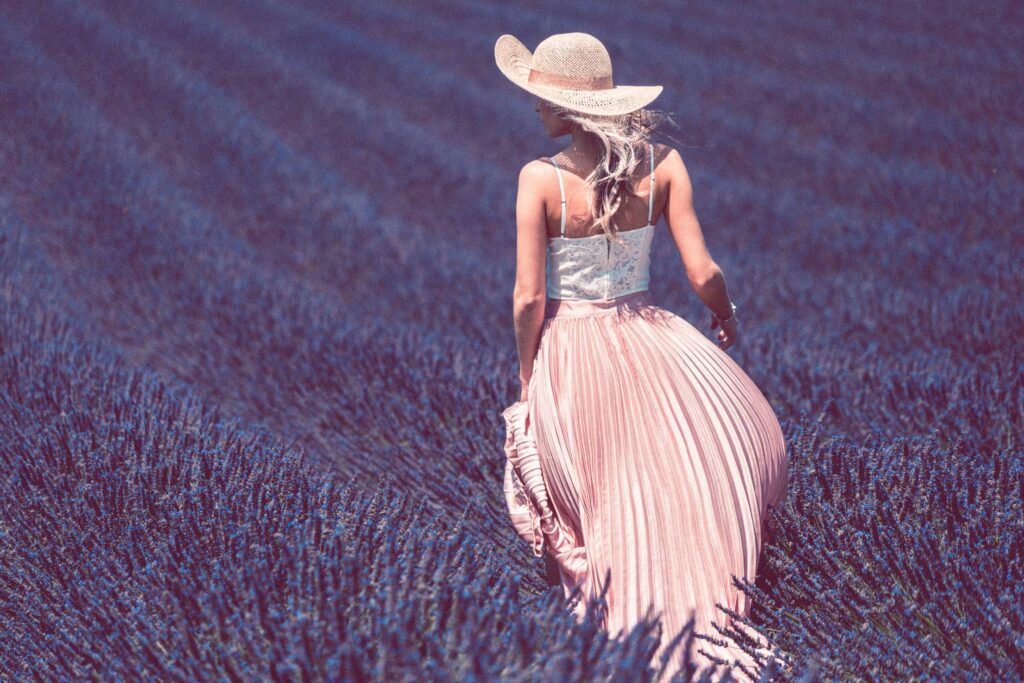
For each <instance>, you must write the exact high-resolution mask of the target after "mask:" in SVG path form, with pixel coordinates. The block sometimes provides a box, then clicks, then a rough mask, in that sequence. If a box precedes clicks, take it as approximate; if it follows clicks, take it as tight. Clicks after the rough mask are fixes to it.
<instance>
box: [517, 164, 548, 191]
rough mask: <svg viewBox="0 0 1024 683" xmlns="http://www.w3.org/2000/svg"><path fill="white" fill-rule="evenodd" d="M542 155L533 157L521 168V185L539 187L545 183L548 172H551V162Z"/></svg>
mask: <svg viewBox="0 0 1024 683" xmlns="http://www.w3.org/2000/svg"><path fill="white" fill-rule="evenodd" d="M546 158H547V157H542V158H540V159H531V160H530V161H527V162H526V163H525V164H523V167H522V168H521V169H519V185H520V186H533V187H537V186H539V185H540V184H542V183H544V182H545V180H546V178H547V176H548V174H549V173H551V164H550V163H549V162H547V161H546V160H545V159H546Z"/></svg>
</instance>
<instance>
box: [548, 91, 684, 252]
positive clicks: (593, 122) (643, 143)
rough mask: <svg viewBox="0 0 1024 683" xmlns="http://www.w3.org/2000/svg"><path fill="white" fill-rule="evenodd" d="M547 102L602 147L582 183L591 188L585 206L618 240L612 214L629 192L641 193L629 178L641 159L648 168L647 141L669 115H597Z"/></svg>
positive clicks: (640, 112)
mask: <svg viewBox="0 0 1024 683" xmlns="http://www.w3.org/2000/svg"><path fill="white" fill-rule="evenodd" d="M548 105H549V106H550V107H551V109H552V111H553V112H554V114H555V115H556V116H558V117H559V118H562V119H565V120H566V121H569V122H570V123H572V124H574V125H575V126H577V127H578V128H579V129H580V130H581V131H582V132H583V134H584V136H587V137H590V138H592V139H593V142H596V143H597V147H598V148H599V149H600V150H601V156H600V158H599V159H598V162H597V165H596V166H595V167H594V170H593V171H591V172H590V174H589V175H588V176H587V177H586V178H585V179H584V183H585V186H586V187H589V188H592V190H593V191H592V192H590V193H588V195H587V206H588V208H589V209H590V213H591V215H593V217H594V222H595V223H596V224H597V226H598V227H599V228H600V229H601V231H602V232H604V233H605V235H606V236H607V238H608V239H610V240H614V241H618V242H621V241H622V238H621V237H619V236H618V232H619V227H618V226H616V225H615V223H614V220H613V219H612V214H613V213H615V212H616V211H617V210H618V209H619V207H620V206H622V202H623V201H624V200H625V198H626V197H627V196H628V195H632V196H634V197H641V195H640V194H638V193H637V192H635V191H634V190H633V188H632V186H631V184H630V182H629V181H630V179H631V178H632V177H633V176H634V174H635V172H636V169H637V167H638V166H640V164H641V163H644V165H645V166H644V167H645V168H648V169H649V168H650V164H651V162H650V160H649V159H648V158H647V149H648V148H647V143H648V141H649V140H650V137H651V134H652V133H653V132H654V130H655V129H656V128H657V127H658V126H659V125H661V123H663V122H664V121H665V120H666V119H670V117H669V116H668V114H666V113H665V112H663V111H660V110H657V109H639V110H637V111H635V112H632V113H629V114H624V115H618V116H597V115H592V114H582V113H580V112H576V111H572V110H570V109H566V108H564V107H560V106H559V105H557V104H554V103H551V102H548ZM648 173H650V171H648ZM643 198H644V199H646V198H647V195H646V194H645V195H643ZM595 234H596V233H595Z"/></svg>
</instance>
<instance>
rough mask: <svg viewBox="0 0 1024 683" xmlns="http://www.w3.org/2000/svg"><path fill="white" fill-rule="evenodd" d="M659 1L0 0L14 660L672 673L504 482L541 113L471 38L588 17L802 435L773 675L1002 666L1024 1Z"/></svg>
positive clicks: (1010, 637) (1023, 403)
mask: <svg viewBox="0 0 1024 683" xmlns="http://www.w3.org/2000/svg"><path fill="white" fill-rule="evenodd" d="M673 5H675V6H673V7H671V8H669V7H668V3H643V4H630V5H628V6H627V5H624V4H622V3H616V2H589V1H588V2H568V3H566V2H562V3H550V4H544V5H541V4H540V3H537V2H524V3H520V2H517V3H514V4H513V3H499V2H493V3H488V2H459V1H457V0H452V1H450V2H448V1H445V2H429V3H428V2H394V3H392V2H388V3H365V2H359V3H355V2H344V3H343V2H328V1H326V0H287V1H278V0H234V1H228V0H217V1H216V2H207V1H200V0H194V1H184V0H175V1H174V2H150V1H148V0H146V1H143V0H138V1H127V0H87V1H84V2H62V1H59V0H4V2H3V3H0V55H2V58H0V631H2V633H3V637H2V638H0V678H2V679H4V680H28V679H32V678H37V679H39V680H54V679H61V680H69V679H96V680H117V679H136V680H138V679H147V680H157V679H159V680H198V679H204V680H205V679H209V680H256V679H259V680H268V679H273V680H324V679H333V680H338V679H343V680H365V679H372V680H387V681H394V680H406V679H408V680H496V679H500V678H507V679H508V680H517V681H523V680H581V681H585V680H600V679H602V678H603V677H607V676H609V675H615V676H617V677H618V678H616V680H642V679H643V678H644V677H645V675H646V674H647V673H651V672H654V671H655V670H656V669H657V668H658V662H656V661H651V660H650V651H651V649H652V642H653V638H655V637H656V631H654V630H652V629H654V627H655V625H653V624H642V625H640V626H638V628H637V629H636V630H634V631H633V632H631V633H624V634H611V636H613V637H612V638H608V637H606V636H605V634H604V633H603V632H601V631H599V630H598V629H597V628H596V627H595V625H594V624H593V623H590V622H586V623H584V624H581V625H578V626H577V625H574V624H573V622H572V618H571V615H570V614H569V613H568V612H567V610H566V609H565V607H564V605H563V603H562V595H561V589H560V588H557V587H555V586H552V585H550V584H549V583H547V580H546V573H545V566H544V563H543V562H542V561H541V560H539V559H537V558H535V557H534V556H533V555H532V554H531V553H530V552H529V548H528V547H527V546H526V544H525V543H523V542H522V540H521V539H520V538H519V537H518V536H517V535H516V534H515V532H514V529H513V527H512V525H511V523H510V521H509V518H508V510H507V508H506V507H505V501H504V498H503V497H502V491H501V475H502V472H503V467H504V453H503V452H502V450H501V445H502V441H503V438H504V433H503V432H504V425H503V422H502V419H501V417H500V411H501V410H502V409H503V408H504V407H506V406H507V405H508V404H510V403H511V402H512V401H514V400H515V399H516V398H518V394H517V383H516V382H515V378H516V373H517V369H518V366H517V361H516V355H515V339H514V336H513V328H512V308H511V293H512V286H513V281H514V250H515V221H514V202H515V189H516V182H515V181H516V176H517V173H518V170H519V168H520V167H521V166H522V165H523V164H524V163H526V162H527V161H529V160H530V159H532V158H536V157H539V156H544V155H547V154H553V153H554V152H555V151H557V150H558V149H560V147H561V146H562V145H563V144H564V143H566V142H567V139H563V140H551V139H549V138H547V137H546V135H545V134H544V129H543V127H542V126H541V123H540V120H539V118H538V116H537V114H536V113H535V112H534V111H533V109H532V104H531V98H530V96H529V95H528V94H527V93H525V92H524V91H521V90H518V89H517V88H515V86H513V85H512V84H511V83H509V82H508V81H507V80H505V78H504V77H503V76H502V75H501V74H500V73H499V71H498V70H497V68H496V66H495V65H494V59H493V46H494V42H495V40H496V39H497V37H498V36H499V35H501V34H502V33H513V34H515V35H516V36H517V37H519V38H520V39H521V40H523V42H524V43H526V44H527V46H528V47H530V48H533V47H534V46H536V44H537V43H538V42H540V40H541V39H543V38H544V37H546V36H547V35H549V34H551V33H558V32H566V31H585V32H588V33H592V34H594V35H595V36H597V37H598V38H600V39H601V40H602V41H603V42H604V43H605V44H606V45H607V46H608V48H609V50H610V52H611V55H612V61H613V64H614V65H615V72H614V78H615V81H616V82H617V83H627V84H653V83H660V84H663V85H664V86H665V91H664V94H663V95H662V96H661V97H660V98H659V99H658V100H656V101H655V103H654V106H656V107H658V108H661V109H663V110H665V111H668V112H669V113H670V114H671V116H672V118H673V120H674V121H675V123H676V124H677V125H676V126H672V125H669V126H668V127H666V128H664V129H663V130H662V132H661V133H659V135H658V137H657V138H656V141H657V142H659V143H665V144H669V145H672V146H673V147H675V148H676V149H677V150H679V152H680V154H681V155H682V157H683V159H684V161H685V163H686V165H687V167H688V169H689V172H690V176H691V179H692V182H693V186H694V193H695V194H694V197H695V206H696V209H697V213H698V217H699V218H700V221H701V225H702V227H703V229H704V234H705V239H706V241H707V244H708V247H709V249H710V250H711V253H712V255H713V256H714V258H715V259H716V261H717V262H718V263H719V264H720V265H721V266H722V268H723V270H724V272H725V275H726V279H727V283H728V286H729V291H730V293H731V295H732V297H733V299H734V301H736V302H737V304H738V306H739V316H740V320H741V323H740V328H739V329H740V338H739V341H738V343H737V344H736V345H734V346H733V347H732V348H730V349H729V350H728V353H729V354H730V355H731V356H732V357H733V358H734V359H735V360H736V361H737V362H738V363H739V364H740V365H741V366H742V367H743V368H744V369H745V370H746V371H747V372H748V374H750V376H751V377H752V378H753V379H754V381H755V382H756V383H757V384H758V386H759V387H761V389H762V391H763V392H764V394H765V395H766V396H767V397H768V399H769V401H770V402H771V404H772V406H773V407H774V409H775V411H776V414H777V415H778V417H779V420H780V422H781V424H782V426H783V430H784V432H785V434H786V438H787V443H788V444H789V448H790V457H791V461H790V489H789V495H788V497H787V498H786V500H785V501H784V504H783V505H782V506H780V507H779V508H778V509H774V510H773V511H772V517H773V520H774V521H775V523H776V524H777V526H778V533H777V535H776V536H775V537H773V538H772V539H771V540H770V542H769V543H767V544H766V546H765V548H764V552H763V555H762V560H761V569H760V576H759V578H758V580H757V583H756V585H754V586H749V587H748V590H750V591H752V592H753V593H754V594H755V595H756V597H755V607H754V611H753V614H752V618H751V623H752V625H753V626H754V627H755V628H757V629H758V630H760V631H761V632H762V633H764V634H766V635H768V636H769V637H770V638H771V639H772V640H773V642H775V643H776V644H777V645H778V647H779V649H780V655H781V656H782V658H783V660H784V662H785V666H784V667H783V669H782V670H781V671H778V672H776V673H775V674H774V675H775V676H776V677H777V679H778V680H804V681H810V680H815V679H816V678H820V679H822V680H838V679H843V680H910V679H914V680H946V681H948V680H1008V679H1012V678H1013V677H1014V675H1015V674H1014V671H1015V670H1014V666H1019V664H1020V662H1021V661H1022V657H1024V652H1022V651H1024V607H1022V605H1024V558H1022V552H1024V550H1022V549H1024V505H1022V498H1024V449H1022V432H1024V416H1022V413H1024V379H1022V377H1024V342H1022V337H1024V304H1022V295H1024V267H1022V265H1021V258H1022V256H1021V255H1022V248H1024V225H1022V223H1024V221H1022V218H1024V88H1022V81H1021V74H1024V49H1022V47H1021V46H1022V45H1024V5H1021V4H1020V3H1016V2H991V3H942V2H929V3H909V2H908V3H902V2H895V3H893V2H877V3H839V2H834V3H787V4H784V5H777V4H776V3H770V2H764V1H759V0H755V1H752V2H744V3H721V2H715V1H708V2H694V3H685V4H675V3H673ZM652 259H653V262H652V284H651V290H652V296H653V297H654V299H655V300H656V302H657V303H658V304H659V305H661V306H663V307H665V308H668V309H670V310H673V311H675V312H676V313H678V314H679V315H680V316H682V317H684V318H686V319H687V320H689V321H690V322H691V323H693V324H694V325H696V326H697V327H698V328H700V329H702V330H704V331H705V332H706V333H707V334H708V335H709V336H710V335H712V334H713V332H712V331H711V330H709V329H708V326H707V323H708V318H709V314H708V312H707V311H706V309H705V308H704V306H703V304H701V302H700V300H699V299H698V298H697V297H696V295H695V294H694V293H693V292H692V291H691V290H690V289H689V287H688V285H687V282H686V277H685V273H684V271H683V268H682V265H681V262H680V259H679V256H678V254H677V253H676V252H675V250H674V247H673V244H672V242H671V239H670V237H669V234H668V230H667V228H666V226H665V223H664V222H662V223H661V224H660V225H659V228H658V233H657V235H656V237H655V240H654V246H653V255H652ZM680 457H686V454H685V453H681V454H680ZM723 617H724V614H723ZM616 635H617V637H614V636H616ZM690 635H691V636H693V635H694V634H692V633H691V634H690ZM708 635H710V636H712V637H720V636H718V634H708ZM702 642H704V641H703V640H702V639H701V638H700V637H691V638H690V639H689V640H688V643H687V647H692V648H695V649H696V648H700V646H701V643H702ZM645 667H650V669H649V671H646V670H645ZM769 673H770V672H766V676H765V677H766V678H767V677H768V675H769Z"/></svg>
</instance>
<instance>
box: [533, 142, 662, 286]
mask: <svg viewBox="0 0 1024 683" xmlns="http://www.w3.org/2000/svg"><path fill="white" fill-rule="evenodd" d="M649 151H650V157H651V190H650V196H649V197H648V201H647V225H645V226H644V227H642V228H633V229H630V230H626V231H623V232H619V233H618V235H619V236H620V237H621V238H622V239H623V243H622V244H619V243H616V242H612V241H611V240H609V239H608V238H607V237H606V236H605V234H604V233H598V234H595V235H587V236H586V237H566V236H565V186H564V185H563V183H562V172H561V169H560V168H559V167H558V163H557V162H556V161H555V160H554V159H551V163H552V164H553V165H554V167H555V173H557V174H558V190H559V192H560V193H561V195H562V220H561V225H560V228H559V232H560V234H559V236H558V237H549V238H548V247H547V266H546V282H547V297H548V298H549V299H611V298H614V297H618V296H622V295H623V294H630V293H632V292H639V291H641V290H646V289H647V286H648V283H649V282H650V270H651V238H652V237H653V236H654V226H653V225H652V224H651V218H652V216H653V211H654V146H653V145H649Z"/></svg>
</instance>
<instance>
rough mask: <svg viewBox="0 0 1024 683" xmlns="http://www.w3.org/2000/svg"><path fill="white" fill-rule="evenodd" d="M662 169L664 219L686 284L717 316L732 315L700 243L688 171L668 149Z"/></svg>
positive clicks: (722, 280) (716, 271) (721, 279)
mask: <svg viewBox="0 0 1024 683" xmlns="http://www.w3.org/2000/svg"><path fill="white" fill-rule="evenodd" d="M659 166H661V168H663V169H664V170H665V173H663V174H662V175H663V176H664V177H667V180H668V200H667V202H666V204H665V221H666V222H667V223H668V228H669V231H670V232H671V233H672V240H673V241H674V242H675V244H676V249H678V250H679V256H680V258H681V259H682V261H683V268H685V269H686V277H687V279H688V280H689V281H690V286H691V287H693V291H695V292H696V293H697V296H699V297H700V298H701V301H703V302H704V304H705V305H706V306H707V307H708V308H710V309H711V312H712V313H714V314H715V315H717V316H718V317H719V318H722V319H726V318H728V317H729V316H731V315H732V308H731V306H730V299H729V292H728V290H727V289H726V286H725V275H724V274H723V273H722V269H721V268H719V267H718V264H717V263H715V260H714V259H713V258H711V254H710V253H708V248H707V245H705V243H704V233H703V232H702V231H701V228H700V222H698V220H697V212H696V211H695V210H694V208H693V186H692V185H691V183H690V174H689V173H687V171H686V165H685V164H684V163H683V158H682V157H681V156H679V152H677V151H676V150H675V149H671V150H670V152H669V154H668V156H667V157H666V158H665V160H664V161H662V162H661V164H659Z"/></svg>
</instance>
